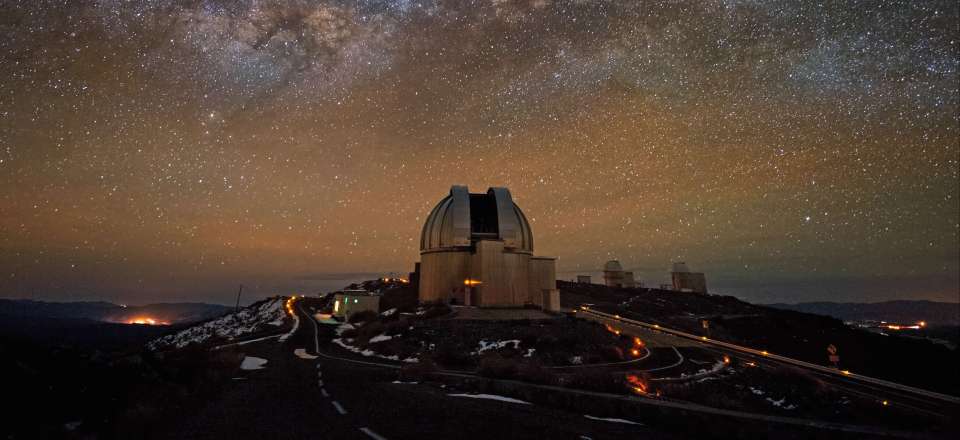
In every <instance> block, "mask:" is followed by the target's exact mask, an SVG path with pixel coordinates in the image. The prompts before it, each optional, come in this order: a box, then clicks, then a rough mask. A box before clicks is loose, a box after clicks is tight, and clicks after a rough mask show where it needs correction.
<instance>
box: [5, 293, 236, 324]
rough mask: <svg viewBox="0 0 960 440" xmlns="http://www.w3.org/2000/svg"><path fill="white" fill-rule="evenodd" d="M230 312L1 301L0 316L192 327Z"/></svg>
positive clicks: (216, 307) (187, 306)
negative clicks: (143, 321) (150, 322)
mask: <svg viewBox="0 0 960 440" xmlns="http://www.w3.org/2000/svg"><path fill="white" fill-rule="evenodd" d="M231 309H232V308H231V307H227V306H223V305H220V304H206V303H161V304H149V305H145V306H129V307H125V306H121V305H117V304H113V303H108V302H102V301H97V302H62V303H61V302H46V301H33V300H26V299H0V316H12V317H18V318H61V319H62V318H67V319H89V320H94V321H105V322H119V323H123V322H127V321H129V320H131V319H136V318H144V317H149V318H151V319H154V320H156V321H158V322H166V323H170V324H182V323H191V322H198V321H203V320H206V319H210V318H214V317H217V316H220V315H222V314H224V313H226V312H228V311H229V310H231Z"/></svg>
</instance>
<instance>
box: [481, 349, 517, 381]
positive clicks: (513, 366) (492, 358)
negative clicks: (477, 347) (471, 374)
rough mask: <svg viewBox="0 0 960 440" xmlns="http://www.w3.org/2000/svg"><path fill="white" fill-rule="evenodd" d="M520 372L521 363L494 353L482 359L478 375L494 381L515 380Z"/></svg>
mask: <svg viewBox="0 0 960 440" xmlns="http://www.w3.org/2000/svg"><path fill="white" fill-rule="evenodd" d="M518 370H519V362H517V361H516V360H514V359H507V358H504V357H503V356H500V355H499V354H498V353H493V354H490V355H487V356H485V357H484V358H483V359H480V368H478V369H477V374H479V375H481V376H484V377H491V378H494V379H514V378H515V377H516V376H517V371H518Z"/></svg>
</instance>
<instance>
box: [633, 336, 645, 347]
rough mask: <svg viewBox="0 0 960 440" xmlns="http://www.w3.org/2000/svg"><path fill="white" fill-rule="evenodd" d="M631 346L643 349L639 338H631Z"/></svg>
mask: <svg viewBox="0 0 960 440" xmlns="http://www.w3.org/2000/svg"><path fill="white" fill-rule="evenodd" d="M633 345H636V346H637V347H643V341H641V340H640V338H636V337H635V338H633Z"/></svg>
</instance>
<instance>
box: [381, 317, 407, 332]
mask: <svg viewBox="0 0 960 440" xmlns="http://www.w3.org/2000/svg"><path fill="white" fill-rule="evenodd" d="M409 327H410V321H409V320H407V318H400V319H398V320H396V321H391V322H389V323H387V324H386V325H385V326H384V327H383V334H385V335H390V336H396V335H399V334H401V333H403V332H404V331H405V330H407V329H408V328H409Z"/></svg>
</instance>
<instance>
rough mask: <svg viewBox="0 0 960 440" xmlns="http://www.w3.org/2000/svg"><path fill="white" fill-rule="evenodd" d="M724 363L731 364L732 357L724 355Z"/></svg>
mask: <svg viewBox="0 0 960 440" xmlns="http://www.w3.org/2000/svg"><path fill="white" fill-rule="evenodd" d="M723 363H724V364H729V363H730V356H727V355H723Z"/></svg>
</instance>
